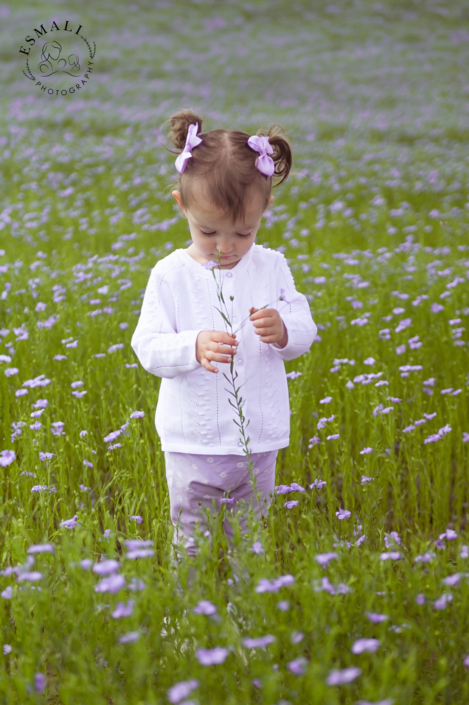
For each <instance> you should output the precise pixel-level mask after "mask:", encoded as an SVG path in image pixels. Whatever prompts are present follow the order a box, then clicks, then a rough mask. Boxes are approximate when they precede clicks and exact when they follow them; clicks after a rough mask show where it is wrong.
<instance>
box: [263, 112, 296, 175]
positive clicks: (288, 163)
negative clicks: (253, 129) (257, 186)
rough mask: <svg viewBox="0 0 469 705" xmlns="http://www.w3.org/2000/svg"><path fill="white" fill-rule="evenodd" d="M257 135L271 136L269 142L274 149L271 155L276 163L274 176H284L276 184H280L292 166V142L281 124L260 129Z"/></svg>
mask: <svg viewBox="0 0 469 705" xmlns="http://www.w3.org/2000/svg"><path fill="white" fill-rule="evenodd" d="M257 135H258V136H259V137H262V136H265V137H268V138H269V143H270V144H271V145H272V148H273V150H274V153H273V154H272V155H271V157H272V159H273V161H274V164H275V171H274V176H278V177H282V178H281V181H278V182H277V183H276V184H275V186H280V184H282V183H283V182H284V181H285V179H286V178H287V177H288V175H289V173H290V170H291V167H292V151H291V147H290V143H289V141H288V140H287V138H286V137H285V135H284V134H283V128H282V127H281V126H280V125H272V126H271V127H269V129H268V130H258V131H257ZM273 188H275V187H273Z"/></svg>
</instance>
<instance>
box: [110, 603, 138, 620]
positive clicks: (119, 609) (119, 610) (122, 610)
mask: <svg viewBox="0 0 469 705" xmlns="http://www.w3.org/2000/svg"><path fill="white" fill-rule="evenodd" d="M134 604H135V600H129V602H128V603H127V605H126V604H124V603H123V602H118V603H117V605H116V609H115V610H114V612H113V613H112V616H113V618H114V619H120V618H121V617H130V615H131V614H132V612H133V609H134Z"/></svg>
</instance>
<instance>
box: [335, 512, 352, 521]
mask: <svg viewBox="0 0 469 705" xmlns="http://www.w3.org/2000/svg"><path fill="white" fill-rule="evenodd" d="M335 515H336V517H337V518H338V519H339V520H340V521H342V519H348V518H349V516H351V512H349V510H348V509H339V511H338V512H336V513H335Z"/></svg>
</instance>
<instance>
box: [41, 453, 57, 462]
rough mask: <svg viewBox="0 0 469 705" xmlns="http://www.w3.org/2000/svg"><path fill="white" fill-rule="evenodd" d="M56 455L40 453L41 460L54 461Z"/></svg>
mask: <svg viewBox="0 0 469 705" xmlns="http://www.w3.org/2000/svg"><path fill="white" fill-rule="evenodd" d="M56 457H57V456H56V454H55V453H39V460H42V461H44V460H52V458H56Z"/></svg>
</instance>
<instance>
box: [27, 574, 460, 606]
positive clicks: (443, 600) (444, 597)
mask: <svg viewBox="0 0 469 705" xmlns="http://www.w3.org/2000/svg"><path fill="white" fill-rule="evenodd" d="M18 579H19V578H18ZM452 599H453V596H452V594H451V593H445V594H444V595H442V596H441V597H440V598H438V600H435V602H434V603H433V605H434V606H435V608H436V609H437V610H444V609H445V607H446V605H447V603H448V602H451V600H452Z"/></svg>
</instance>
